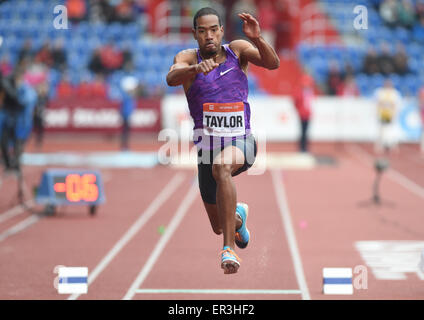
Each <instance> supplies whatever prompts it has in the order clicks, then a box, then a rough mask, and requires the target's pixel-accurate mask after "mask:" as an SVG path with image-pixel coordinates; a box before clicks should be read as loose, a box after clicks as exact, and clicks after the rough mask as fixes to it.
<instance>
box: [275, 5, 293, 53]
mask: <svg viewBox="0 0 424 320" xmlns="http://www.w3.org/2000/svg"><path fill="white" fill-rule="evenodd" d="M290 5H291V2H289V0H277V1H276V2H275V16H276V18H275V20H276V21H275V31H276V39H275V51H276V52H277V53H279V52H280V51H281V50H283V49H288V48H292V47H293V43H292V39H293V32H292V28H293V27H292V17H291V10H290Z"/></svg>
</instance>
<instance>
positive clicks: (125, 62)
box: [122, 48, 134, 72]
mask: <svg viewBox="0 0 424 320" xmlns="http://www.w3.org/2000/svg"><path fill="white" fill-rule="evenodd" d="M122 69H123V70H125V71H127V72H131V71H132V70H134V64H133V60H132V52H131V50H130V49H128V48H125V49H124V50H123V51H122Z"/></svg>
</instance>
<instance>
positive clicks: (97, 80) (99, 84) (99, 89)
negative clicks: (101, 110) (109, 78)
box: [91, 75, 107, 98]
mask: <svg viewBox="0 0 424 320" xmlns="http://www.w3.org/2000/svg"><path fill="white" fill-rule="evenodd" d="M91 95H92V96H93V97H98V98H106V97H107V86H106V82H105V79H104V77H103V76H102V75H95V77H94V80H93V81H92V82H91Z"/></svg>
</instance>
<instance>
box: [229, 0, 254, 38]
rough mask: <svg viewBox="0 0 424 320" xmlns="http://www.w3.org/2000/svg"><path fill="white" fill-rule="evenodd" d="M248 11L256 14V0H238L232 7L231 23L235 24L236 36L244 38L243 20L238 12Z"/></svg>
mask: <svg viewBox="0 0 424 320" xmlns="http://www.w3.org/2000/svg"><path fill="white" fill-rule="evenodd" d="M242 12H246V13H249V14H251V15H252V16H256V5H255V1H254V0H237V1H236V2H235V3H234V4H233V7H232V9H231V24H232V25H233V30H234V38H237V39H239V38H244V33H243V22H242V21H240V18H239V16H238V14H240V13H242Z"/></svg>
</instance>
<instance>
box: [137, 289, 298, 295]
mask: <svg viewBox="0 0 424 320" xmlns="http://www.w3.org/2000/svg"><path fill="white" fill-rule="evenodd" d="M135 293H138V294H164V293H183V294H184V293H188V294H277V295H278V294H281V295H283V294H301V293H302V291H300V290H274V289H137V290H135Z"/></svg>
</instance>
